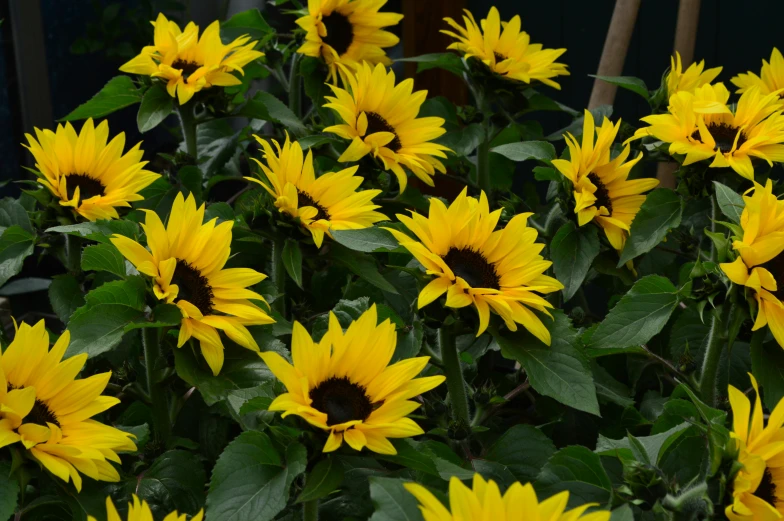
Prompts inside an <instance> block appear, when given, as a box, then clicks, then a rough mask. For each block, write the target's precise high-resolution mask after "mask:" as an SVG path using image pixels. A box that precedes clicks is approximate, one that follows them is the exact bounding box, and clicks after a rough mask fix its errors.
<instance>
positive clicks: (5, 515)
mask: <svg viewBox="0 0 784 521" xmlns="http://www.w3.org/2000/svg"><path fill="white" fill-rule="evenodd" d="M18 497H19V482H17V481H16V479H15V478H13V477H11V465H10V464H8V463H6V462H5V461H2V462H0V519H2V520H3V521H6V520H8V519H11V517H13V515H14V511H16V501H17V499H18Z"/></svg>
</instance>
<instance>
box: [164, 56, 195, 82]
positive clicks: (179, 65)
mask: <svg viewBox="0 0 784 521" xmlns="http://www.w3.org/2000/svg"><path fill="white" fill-rule="evenodd" d="M171 66H172V69H179V70H181V71H182V76H183V78H184V79H185V81H188V78H189V77H190V75H191V74H193V73H194V72H196V71H197V70H199V68H200V67H201V65H199V64H198V63H196V62H189V61H185V60H176V61H175V62H174V63H172V65H171Z"/></svg>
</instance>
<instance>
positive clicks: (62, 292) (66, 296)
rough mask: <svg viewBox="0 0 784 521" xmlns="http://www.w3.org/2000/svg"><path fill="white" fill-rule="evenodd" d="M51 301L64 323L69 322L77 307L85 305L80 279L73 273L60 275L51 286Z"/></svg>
mask: <svg viewBox="0 0 784 521" xmlns="http://www.w3.org/2000/svg"><path fill="white" fill-rule="evenodd" d="M49 302H51V304H52V309H53V310H54V312H55V313H57V316H58V317H59V318H60V320H61V321H62V322H63V324H67V323H68V320H69V319H70V318H71V315H73V313H74V311H76V309H77V308H79V307H81V306H83V305H84V295H83V294H82V288H81V287H79V281H78V280H76V277H74V276H73V275H59V276H57V277H55V278H54V279H53V280H52V284H51V285H50V286H49Z"/></svg>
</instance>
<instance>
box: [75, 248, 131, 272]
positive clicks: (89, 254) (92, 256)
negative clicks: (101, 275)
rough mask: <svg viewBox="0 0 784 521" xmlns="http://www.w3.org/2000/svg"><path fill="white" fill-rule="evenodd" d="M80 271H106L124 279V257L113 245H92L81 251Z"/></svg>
mask: <svg viewBox="0 0 784 521" xmlns="http://www.w3.org/2000/svg"><path fill="white" fill-rule="evenodd" d="M82 269H83V270H84V271H108V272H109V273H114V274H115V275H117V276H119V277H125V274H126V273H125V257H123V255H122V253H120V250H118V249H117V247H116V246H115V245H114V244H111V243H105V244H94V245H92V246H87V247H86V248H85V249H84V250H83V251H82Z"/></svg>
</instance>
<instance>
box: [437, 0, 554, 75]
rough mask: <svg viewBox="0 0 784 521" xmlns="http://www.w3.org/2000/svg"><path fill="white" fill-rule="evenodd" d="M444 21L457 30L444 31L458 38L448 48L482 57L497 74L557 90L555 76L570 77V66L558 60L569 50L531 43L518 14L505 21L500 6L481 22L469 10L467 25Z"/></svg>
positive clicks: (451, 20)
mask: <svg viewBox="0 0 784 521" xmlns="http://www.w3.org/2000/svg"><path fill="white" fill-rule="evenodd" d="M444 21H445V22H446V23H448V24H449V25H450V26H451V27H452V28H453V29H454V30H455V31H457V32H452V31H449V30H442V31H441V32H442V33H444V34H448V35H449V36H451V37H453V38H455V39H456V40H457V41H456V42H455V43H453V44H452V45H450V46H449V47H448V48H449V49H455V50H456V51H459V52H461V53H463V54H465V57H466V58H472V57H474V58H476V59H477V60H480V61H481V62H482V63H484V64H485V65H486V66H487V67H488V68H489V69H490V70H492V71H493V72H495V73H496V74H499V75H501V76H504V77H506V78H509V79H512V80H516V81H521V82H523V83H533V82H534V81H540V82H542V83H544V84H545V85H549V86H550V87H553V88H556V89H560V88H561V86H560V85H558V83H556V82H555V81H554V80H553V78H556V77H557V76H569V71H567V70H566V65H565V64H563V63H558V62H556V61H555V60H557V59H558V57H559V56H561V55H562V54H563V53H565V52H566V49H543V48H542V44H540V43H531V36H530V35H529V34H528V33H527V32H525V31H521V30H520V24H521V23H520V17H519V16H517V15H515V16H514V17H513V18H512V19H511V20H509V21H508V22H501V15H499V14H498V9H496V8H495V7H491V8H490V12H489V13H488V14H487V19H485V20H482V22H481V24H478V23H476V19H475V18H474V15H473V14H471V12H470V11H468V10H467V9H466V10H465V16H463V22H464V23H465V27H463V26H461V25H460V24H458V23H457V22H455V21H454V20H453V19H451V18H444Z"/></svg>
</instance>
